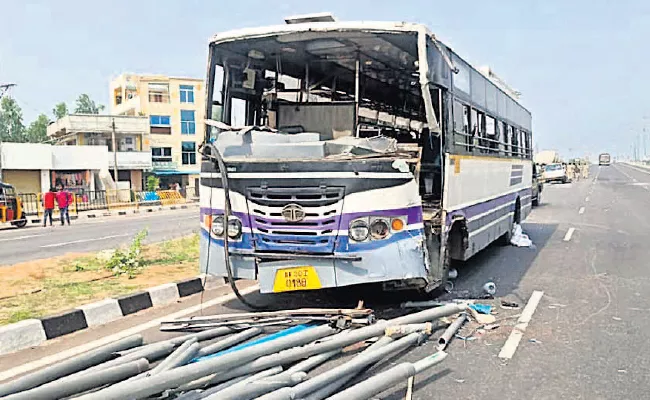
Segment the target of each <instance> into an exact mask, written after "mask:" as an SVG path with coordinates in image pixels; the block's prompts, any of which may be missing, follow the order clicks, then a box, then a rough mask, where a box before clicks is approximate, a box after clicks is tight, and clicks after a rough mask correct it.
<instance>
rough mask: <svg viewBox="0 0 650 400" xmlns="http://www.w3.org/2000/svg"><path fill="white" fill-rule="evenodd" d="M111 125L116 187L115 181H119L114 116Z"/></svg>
mask: <svg viewBox="0 0 650 400" xmlns="http://www.w3.org/2000/svg"><path fill="white" fill-rule="evenodd" d="M111 127H112V128H113V129H112V131H111V140H112V142H113V175H114V177H115V187H116V188H117V182H118V181H119V179H118V177H117V145H116V143H115V142H116V141H115V118H112V122H111Z"/></svg>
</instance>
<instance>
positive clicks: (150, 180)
mask: <svg viewBox="0 0 650 400" xmlns="http://www.w3.org/2000/svg"><path fill="white" fill-rule="evenodd" d="M159 187H160V179H158V177H157V176H156V175H149V176H148V177H147V191H149V192H154V191H156V189H158V188H159Z"/></svg>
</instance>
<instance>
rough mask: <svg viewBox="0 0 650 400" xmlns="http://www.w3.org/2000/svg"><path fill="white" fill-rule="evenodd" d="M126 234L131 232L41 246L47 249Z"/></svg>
mask: <svg viewBox="0 0 650 400" xmlns="http://www.w3.org/2000/svg"><path fill="white" fill-rule="evenodd" d="M124 236H130V234H128V233H125V234H122V235H109V236H103V237H100V238H93V239H79V240H73V241H70V242H62V243H53V244H46V245H43V246H41V248H43V249H45V248H48V247H60V246H67V245H69V244H77V243H86V242H96V241H98V240H105V239H113V238H117V237H124Z"/></svg>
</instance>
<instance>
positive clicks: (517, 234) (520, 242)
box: [510, 224, 533, 247]
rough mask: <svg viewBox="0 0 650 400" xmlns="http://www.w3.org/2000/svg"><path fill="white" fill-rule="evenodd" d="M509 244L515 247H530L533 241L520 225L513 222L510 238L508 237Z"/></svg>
mask: <svg viewBox="0 0 650 400" xmlns="http://www.w3.org/2000/svg"><path fill="white" fill-rule="evenodd" d="M510 244H512V245H514V246H517V247H532V246H533V241H532V240H530V238H529V237H528V235H526V234H525V233H524V232H523V231H522V229H521V225H519V224H515V226H514V228H513V230H512V238H511V239H510Z"/></svg>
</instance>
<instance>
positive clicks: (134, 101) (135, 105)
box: [112, 96, 142, 116]
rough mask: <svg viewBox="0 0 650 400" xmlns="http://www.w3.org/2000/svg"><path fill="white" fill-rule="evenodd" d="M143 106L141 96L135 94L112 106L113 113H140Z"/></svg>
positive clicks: (131, 114)
mask: <svg viewBox="0 0 650 400" xmlns="http://www.w3.org/2000/svg"><path fill="white" fill-rule="evenodd" d="M140 111H142V108H141V106H140V97H139V96H133V97H131V98H130V99H126V100H123V101H122V102H121V103H120V104H116V105H114V106H113V107H112V113H113V114H118V115H129V116H133V115H139V114H140Z"/></svg>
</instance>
